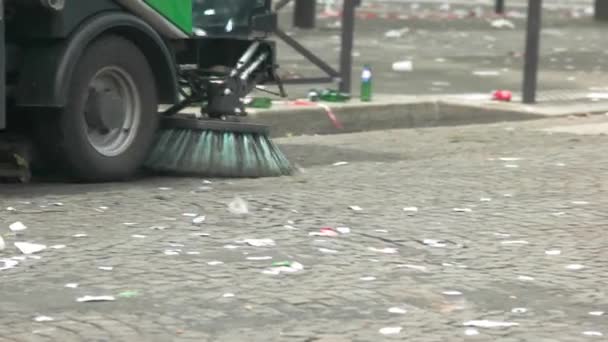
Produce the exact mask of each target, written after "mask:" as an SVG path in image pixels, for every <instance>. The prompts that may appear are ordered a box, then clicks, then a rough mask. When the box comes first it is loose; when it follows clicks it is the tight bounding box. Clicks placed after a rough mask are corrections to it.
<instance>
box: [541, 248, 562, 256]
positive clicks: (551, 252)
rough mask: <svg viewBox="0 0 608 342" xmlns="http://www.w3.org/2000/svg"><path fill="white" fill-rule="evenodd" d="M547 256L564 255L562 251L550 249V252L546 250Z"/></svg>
mask: <svg viewBox="0 0 608 342" xmlns="http://www.w3.org/2000/svg"><path fill="white" fill-rule="evenodd" d="M545 254H546V255H560V254H562V251H560V250H559V249H550V250H546V251H545Z"/></svg>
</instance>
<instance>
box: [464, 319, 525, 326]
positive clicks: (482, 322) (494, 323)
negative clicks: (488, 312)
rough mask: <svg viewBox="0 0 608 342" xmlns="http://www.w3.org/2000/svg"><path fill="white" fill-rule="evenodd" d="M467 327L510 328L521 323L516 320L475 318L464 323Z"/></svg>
mask: <svg viewBox="0 0 608 342" xmlns="http://www.w3.org/2000/svg"><path fill="white" fill-rule="evenodd" d="M462 325H464V326H465V327H478V328H510V327H516V326H518V325H519V323H514V322H500V321H489V320H475V321H467V322H464V323H462Z"/></svg>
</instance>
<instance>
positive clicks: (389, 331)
mask: <svg viewBox="0 0 608 342" xmlns="http://www.w3.org/2000/svg"><path fill="white" fill-rule="evenodd" d="M402 329H403V328H402V327H384V328H381V329H380V330H378V332H379V333H381V334H382V335H396V334H399V333H400V332H401V330H402Z"/></svg>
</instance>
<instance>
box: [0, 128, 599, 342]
mask: <svg viewBox="0 0 608 342" xmlns="http://www.w3.org/2000/svg"><path fill="white" fill-rule="evenodd" d="M594 120H597V119H589V118H576V119H572V120H564V121H539V122H533V123H530V122H528V123H512V124H508V125H506V124H500V125H489V126H469V127H457V128H433V129H421V130H399V131H387V132H374V133H362V134H349V135H335V136H316V137H299V138H289V139H284V140H281V141H280V142H281V144H282V146H283V148H284V149H285V151H286V152H287V153H288V154H289V156H290V157H291V158H292V159H293V160H294V161H297V163H298V164H299V165H300V166H301V167H302V168H303V169H304V172H303V173H302V174H300V175H299V176H297V177H293V178H281V179H264V180H230V181H229V180H214V181H213V183H212V184H205V183H204V182H203V181H202V180H201V179H191V178H188V179H172V178H159V179H142V180H140V181H137V182H134V183H130V184H109V185H97V186H91V185H65V184H34V185H29V186H25V187H22V186H17V185H3V186H2V188H1V190H0V192H1V194H2V195H1V196H0V208H3V210H2V211H1V212H0V222H1V223H0V224H1V228H0V232H1V234H2V235H3V236H4V239H5V240H6V244H7V248H6V250H5V251H3V252H0V259H2V258H4V259H7V258H13V257H19V252H17V251H16V249H15V248H14V247H13V243H14V242H15V241H25V242H33V243H39V244H45V245H47V246H48V247H50V246H55V247H61V245H65V246H66V247H65V248H60V249H54V248H48V249H47V250H44V251H42V252H39V253H37V254H35V255H33V256H29V257H26V258H25V260H19V258H18V259H17V261H19V264H18V265H16V266H15V267H14V268H12V269H8V270H2V271H0V284H1V286H0V341H62V342H64V341H82V340H85V341H170V340H176V341H245V340H247V341H382V340H385V339H386V340H391V339H393V340H407V341H569V342H571V341H602V340H605V339H606V336H608V330H607V328H606V327H608V315H600V312H603V311H608V296H607V295H606V289H607V288H608V265H607V264H606V260H607V258H608V250H607V249H606V244H607V242H608V240H607V239H608V236H607V235H606V226H607V225H608V215H607V214H606V207H607V206H608V196H606V181H605V180H606V172H607V171H608V159H607V158H606V152H605V151H606V150H607V148H608V138H606V136H602V135H592V136H587V135H573V134H570V133H557V132H555V133H553V132H549V131H542V129H544V128H547V127H552V126H560V125H564V124H565V125H572V124H576V126H575V127H577V128H576V129H575V130H574V131H576V132H578V133H580V132H581V130H580V127H581V125H584V124H587V125H590V126H594V123H595V122H596V121H594ZM601 120H602V121H605V120H604V119H603V118H602V119H601ZM559 130H562V131H563V130H564V129H563V128H554V129H553V131H559ZM596 133H597V132H596ZM499 158H507V159H503V160H500V159H499ZM339 161H345V162H348V164H346V165H342V166H333V165H332V164H334V163H336V162H339ZM236 196H240V197H242V198H243V199H244V200H246V201H247V203H248V205H249V209H250V213H249V214H246V215H236V214H233V213H231V212H230V211H229V210H228V206H227V203H230V202H231V201H232V200H233V199H234V198H235V197H236ZM349 206H359V207H361V209H362V210H361V211H354V210H352V209H350V208H349ZM9 207H12V208H13V209H14V210H7V209H5V208H9ZM405 207H416V208H417V209H418V211H417V212H416V211H413V210H414V209H412V208H410V209H409V210H411V211H404V208H405ZM455 208H457V209H458V211H455ZM184 213H192V214H197V215H205V216H206V221H205V222H204V223H202V224H201V225H199V226H197V225H193V224H192V217H187V216H183V214H184ZM15 221H21V222H23V224H25V225H26V226H27V227H28V229H27V230H24V231H21V232H19V233H18V235H14V234H11V233H9V230H8V225H9V224H11V223H13V222H15ZM322 227H334V228H337V227H349V228H350V233H348V234H340V235H339V236H337V237H331V236H315V235H314V234H313V235H310V233H318V232H319V231H320V229H321V228H322ZM342 231H344V230H342ZM82 234H85V235H82ZM245 239H272V241H273V242H274V243H275V245H274V246H267V247H261V246H259V247H256V246H250V245H247V244H246V243H244V241H243V240H245ZM250 242H252V243H253V244H256V243H260V242H261V243H264V242H265V241H250ZM266 243H268V241H266ZM57 245H59V246H57ZM21 259H23V258H21ZM12 260H15V259H12ZM5 261H6V260H5ZM280 261H291V262H297V263H299V264H301V265H302V266H303V269H301V270H300V269H298V267H297V266H298V264H293V265H294V267H293V268H292V269H291V270H292V271H295V272H293V273H281V274H279V275H276V274H268V273H272V272H273V271H274V272H277V271H278V270H280V269H277V268H272V267H271V265H272V263H273V262H280ZM4 263H5V262H4V261H2V262H0V267H3V264H4ZM579 265H580V266H579ZM100 267H101V269H100ZM110 268H111V269H110ZM269 271H270V272H269ZM70 283H74V284H78V287H77V288H73V287H74V286H75V285H72V288H70V287H66V286H65V285H66V284H70ZM85 295H93V296H99V295H111V296H115V299H116V300H115V301H113V302H97V303H77V302H76V300H77V298H79V297H82V296H85ZM389 310H390V312H389ZM590 312H592V313H593V314H590ZM39 316H48V317H50V318H52V319H53V320H52V321H46V322H35V320H36V319H39V320H40V319H43V320H44V318H41V317H39ZM484 320H487V321H490V322H487V321H484ZM469 321H480V322H469ZM465 322H468V323H470V324H472V325H487V324H493V323H494V324H503V325H505V324H506V325H512V326H508V327H493V328H488V327H475V326H472V327H468V328H467V327H465V326H464V325H463V324H464V323H465ZM383 328H389V329H383ZM390 328H392V329H390ZM381 329H382V330H381ZM383 333H385V334H386V333H394V334H393V335H384V334H383ZM601 333H603V334H604V336H599V335H600V334H601Z"/></svg>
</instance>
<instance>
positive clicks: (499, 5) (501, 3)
mask: <svg viewBox="0 0 608 342" xmlns="http://www.w3.org/2000/svg"><path fill="white" fill-rule="evenodd" d="M494 13H496V14H504V13H505V0H496V6H495V7H494Z"/></svg>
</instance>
